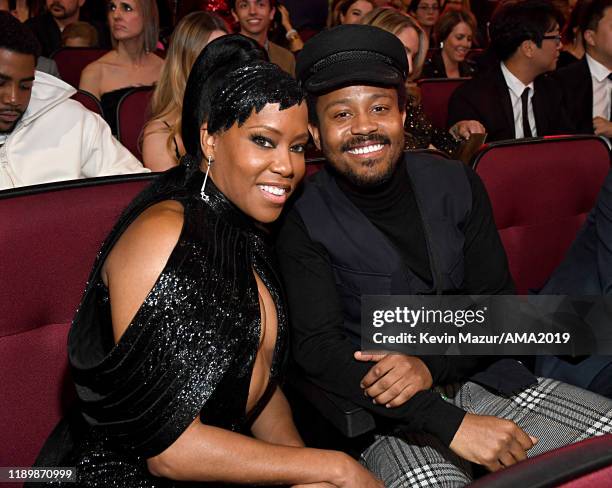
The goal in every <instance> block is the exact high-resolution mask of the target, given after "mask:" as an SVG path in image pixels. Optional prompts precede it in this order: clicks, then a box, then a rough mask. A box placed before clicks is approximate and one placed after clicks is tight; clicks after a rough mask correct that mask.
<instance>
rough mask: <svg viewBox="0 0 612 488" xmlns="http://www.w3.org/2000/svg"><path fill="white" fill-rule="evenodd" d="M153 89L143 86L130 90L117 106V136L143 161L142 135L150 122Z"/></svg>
mask: <svg viewBox="0 0 612 488" xmlns="http://www.w3.org/2000/svg"><path fill="white" fill-rule="evenodd" d="M152 96H153V88H151V87H149V86H143V87H139V88H134V89H133V90H130V91H129V92H127V93H126V94H125V95H123V96H122V97H121V100H119V104H118V105H117V136H118V138H119V141H121V144H123V145H124V146H125V147H127V148H128V149H129V150H130V151H131V152H132V154H133V155H134V156H136V157H137V158H138V159H139V160H141V161H142V151H141V148H140V144H139V141H140V135H141V134H142V130H143V129H144V126H145V124H146V122H147V120H149V114H150V113H151V110H150V103H151V97H152Z"/></svg>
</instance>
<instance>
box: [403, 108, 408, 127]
mask: <svg viewBox="0 0 612 488" xmlns="http://www.w3.org/2000/svg"><path fill="white" fill-rule="evenodd" d="M406 115H407V114H406V109H405V108H404V110H402V125H403V126H405V125H406Z"/></svg>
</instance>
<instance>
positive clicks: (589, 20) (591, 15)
mask: <svg viewBox="0 0 612 488" xmlns="http://www.w3.org/2000/svg"><path fill="white" fill-rule="evenodd" d="M608 7H612V0H593V1H592V2H588V3H587V4H586V5H584V7H583V8H582V9H581V11H580V18H579V19H578V22H579V24H578V25H579V26H580V31H581V32H582V34H583V35H584V32H585V31H587V30H593V31H594V30H597V24H599V21H600V20H601V19H602V18H603V16H604V14H605V12H606V9H607V8H608Z"/></svg>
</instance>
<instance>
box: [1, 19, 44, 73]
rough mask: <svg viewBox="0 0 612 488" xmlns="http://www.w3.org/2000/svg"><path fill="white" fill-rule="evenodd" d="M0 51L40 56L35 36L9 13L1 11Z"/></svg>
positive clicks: (36, 57) (35, 59)
mask: <svg viewBox="0 0 612 488" xmlns="http://www.w3.org/2000/svg"><path fill="white" fill-rule="evenodd" d="M0 49H7V50H9V51H13V52H16V53H21V54H31V55H32V56H34V62H36V61H37V60H38V56H40V44H39V43H38V41H37V40H36V37H34V34H33V33H32V31H31V30H30V29H28V28H27V27H26V26H25V25H23V24H22V23H21V22H19V20H18V19H16V18H15V17H13V15H11V14H10V13H9V12H5V11H0Z"/></svg>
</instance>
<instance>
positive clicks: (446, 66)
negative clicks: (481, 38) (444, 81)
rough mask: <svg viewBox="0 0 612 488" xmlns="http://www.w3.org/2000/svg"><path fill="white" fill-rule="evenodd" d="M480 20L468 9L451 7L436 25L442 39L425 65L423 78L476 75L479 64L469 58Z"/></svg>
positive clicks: (438, 36)
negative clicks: (477, 23) (467, 57)
mask: <svg viewBox="0 0 612 488" xmlns="http://www.w3.org/2000/svg"><path fill="white" fill-rule="evenodd" d="M475 32H476V19H475V18H474V16H473V15H472V14H471V13H470V12H467V11H465V10H447V11H446V12H444V13H443V14H442V15H441V16H440V18H439V19H438V22H437V23H436V25H435V27H434V35H435V38H436V39H438V40H439V41H440V50H439V51H436V52H435V53H434V54H433V55H432V56H431V58H430V59H428V60H427V61H426V62H425V66H424V67H423V78H465V77H471V76H474V75H475V74H476V71H477V68H476V64H475V63H473V62H472V61H470V60H468V59H466V56H467V55H468V53H469V52H470V49H472V40H473V36H474V33H475Z"/></svg>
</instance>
